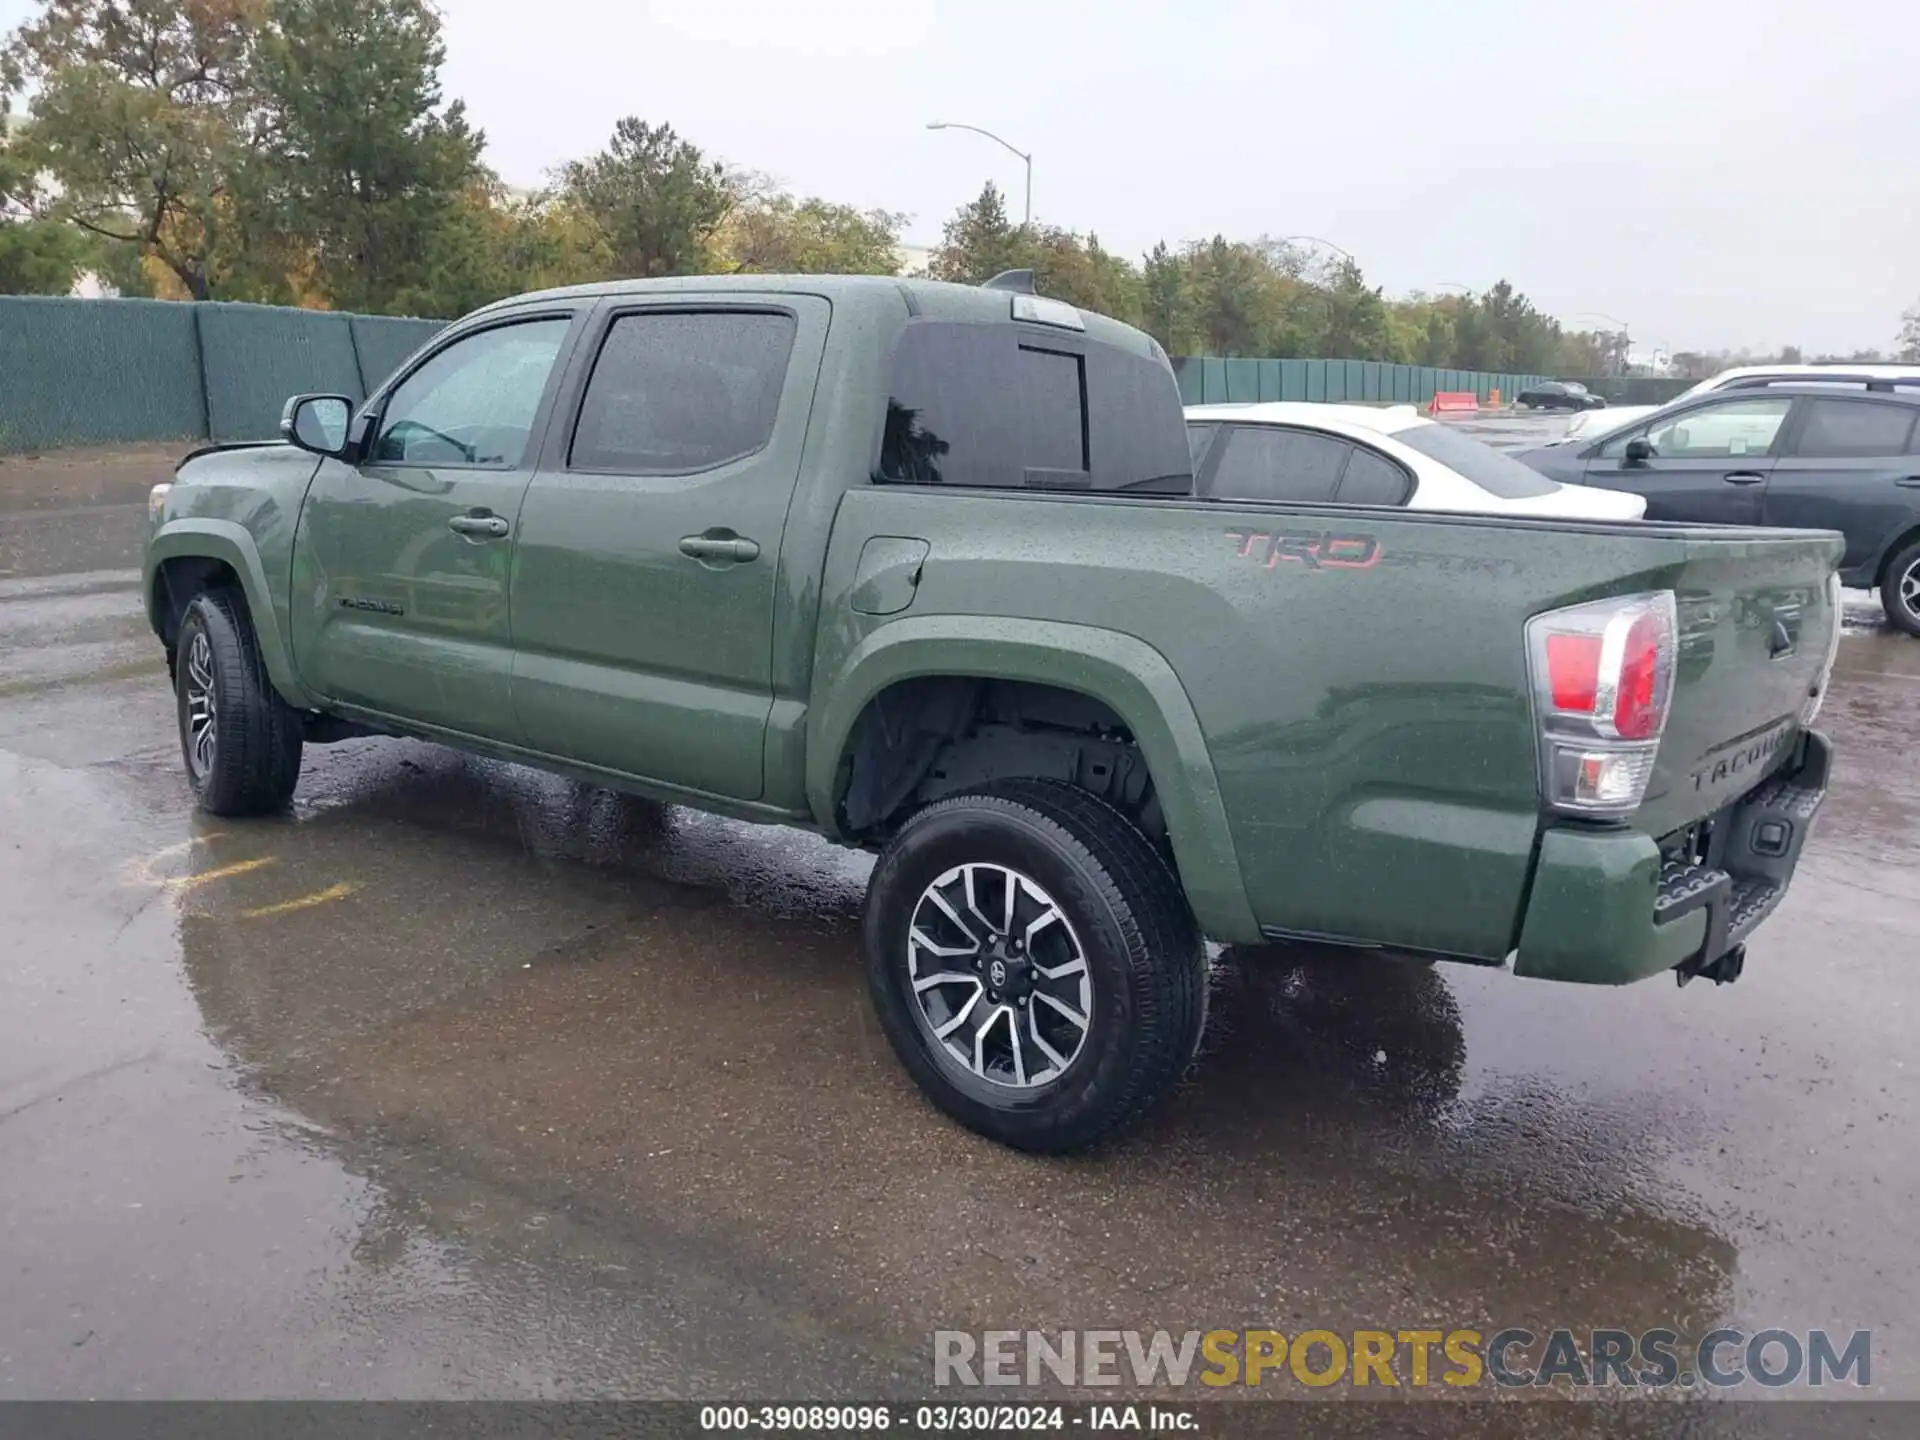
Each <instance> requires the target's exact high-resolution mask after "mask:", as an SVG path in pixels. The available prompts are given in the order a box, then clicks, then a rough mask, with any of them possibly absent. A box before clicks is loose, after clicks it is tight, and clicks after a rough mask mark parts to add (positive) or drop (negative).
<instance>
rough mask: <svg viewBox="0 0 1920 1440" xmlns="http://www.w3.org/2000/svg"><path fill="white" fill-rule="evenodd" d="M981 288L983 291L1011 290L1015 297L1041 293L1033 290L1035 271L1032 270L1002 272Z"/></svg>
mask: <svg viewBox="0 0 1920 1440" xmlns="http://www.w3.org/2000/svg"><path fill="white" fill-rule="evenodd" d="M980 288H981V289H982V290H1011V291H1012V292H1013V293H1014V294H1015V295H1036V294H1038V293H1039V292H1038V291H1037V290H1035V289H1034V288H1033V271H1031V270H1002V271H1001V272H1000V273H999V274H998V275H996V276H994V277H993V278H992V279H991V280H988V281H985V282H984V283H982V285H981V286H980Z"/></svg>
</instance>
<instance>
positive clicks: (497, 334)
mask: <svg viewBox="0 0 1920 1440" xmlns="http://www.w3.org/2000/svg"><path fill="white" fill-rule="evenodd" d="M572 323H573V322H572V321H571V320H567V319H552V320H526V321H522V322H521V323H519V324H516V325H499V326H496V327H494V328H493V329H491V330H482V331H480V332H478V333H477V334H473V335H468V336H465V337H463V338H461V339H459V340H456V341H454V342H453V343H452V344H451V345H449V346H447V348H446V349H444V350H441V351H439V352H438V353H436V354H435V355H433V356H432V357H431V358H430V359H428V360H427V362H426V363H425V364H423V365H422V366H421V367H420V368H419V369H418V370H415V371H414V372H413V373H412V374H411V375H409V376H407V378H406V379H404V380H402V381H401V382H400V384H399V385H398V386H397V387H395V389H394V392H393V394H392V395H390V396H389V397H388V398H387V404H386V409H385V411H384V412H383V413H382V415H381V417H380V433H379V436H378V437H377V438H376V439H375V441H374V444H373V455H372V459H373V460H374V462H375V463H382V462H384V463H389V464H411V465H455V466H458V465H518V464H519V463H520V461H521V458H522V456H524V455H525V453H526V449H527V441H528V440H529V439H530V438H531V437H532V434H533V417H534V415H535V414H536V413H537V412H538V411H539V409H540V397H541V395H542V394H544V393H545V391H546V388H547V377H548V376H549V375H551V374H552V373H553V362H554V357H555V356H557V355H558V354H559V353H560V343H561V341H563V340H565V339H566V336H567V327H568V326H569V325H571V324H572Z"/></svg>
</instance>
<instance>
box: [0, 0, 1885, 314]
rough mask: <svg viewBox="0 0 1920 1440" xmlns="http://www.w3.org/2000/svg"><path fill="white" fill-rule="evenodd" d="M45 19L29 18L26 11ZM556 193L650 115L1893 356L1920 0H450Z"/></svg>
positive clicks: (1449, 280)
mask: <svg viewBox="0 0 1920 1440" xmlns="http://www.w3.org/2000/svg"><path fill="white" fill-rule="evenodd" d="M30 8H31V7H30V5H29V3H28V0H0V21H4V22H12V21H15V20H17V19H18V18H19V17H20V16H21V15H23V14H25V13H26V12H27V11H28V10H29V9H30ZM441 10H442V14H443V15H444V17H445V21H446V34H447V44H448V51H449V64H448V70H447V76H446V79H447V88H448V92H449V94H453V95H459V96H463V97H464V98H465V99H466V101H467V104H468V108H469V110H470V111H471V112H472V115H473V117H474V119H475V120H476V122H477V123H478V124H479V125H481V126H482V127H483V128H484V129H485V130H486V132H487V136H488V140H489V155H490V159H491V162H492V164H493V165H494V167H495V168H496V169H497V170H499V171H500V172H501V174H502V175H503V177H504V178H505V179H506V180H507V181H508V182H509V183H511V184H516V185H533V184H538V183H539V182H540V181H541V180H542V178H543V175H544V172H546V171H547V170H548V169H550V168H551V167H553V166H555V165H557V164H559V163H560V162H562V161H564V160H566V159H567V158H569V157H571V156H575V155H579V154H582V153H585V152H588V151H591V150H593V149H595V148H597V147H598V146H599V145H601V144H602V143H604V141H605V139H606V137H607V135H608V133H609V132H610V131H611V129H612V126H613V122H614V121H615V120H616V119H617V118H618V117H619V116H621V115H625V114H635V115H639V116H641V117H643V118H645V119H648V120H653V121H660V120H667V121H671V122H672V123H673V125H674V126H675V128H676V129H678V130H679V131H680V132H681V133H682V134H683V135H685V136H686V137H688V138H689V139H692V140H693V141H695V142H696V143H697V144H699V145H701V146H703V147H705V148H707V149H708V150H710V151H711V152H713V153H714V154H717V155H719V156H722V157H724V158H726V159H727V160H730V161H732V162H734V163H736V164H739V165H743V166H747V167H750V168H753V169H757V170H764V171H768V172H771V173H772V174H774V175H775V176H776V177H778V178H779V179H780V180H782V181H783V182H785V183H786V184H787V185H788V186H789V187H791V188H793V189H795V190H799V191H802V192H806V193H817V194H820V195H823V196H826V197H829V198H831V199H835V200H843V201H848V202H852V203H854V204H858V205H861V206H881V207H884V208H887V209H890V210H902V211H906V212H908V213H909V214H910V215H911V217H912V218H911V219H910V220H909V222H908V226H907V231H906V235H907V238H908V239H910V240H914V241H918V242H920V243H931V242H934V241H936V240H937V239H938V238H939V234H940V226H941V222H942V221H943V220H944V219H945V218H946V216H948V215H949V214H950V213H951V212H952V211H953V209H954V207H955V206H957V205H959V204H960V203H962V202H963V201H965V200H967V199H968V198H970V197H971V196H972V195H974V194H975V193H977V192H978V190H979V188H980V185H981V183H982V182H983V181H984V180H987V179H989V178H991V179H993V180H995V181H997V182H999V183H1000V185H1001V186H1002V188H1003V189H1004V190H1005V191H1006V192H1007V193H1008V195H1009V198H1010V204H1011V206H1012V208H1013V210H1014V213H1015V215H1016V216H1017V215H1018V212H1019V205H1020V195H1021V186H1022V166H1021V164H1020V162H1019V161H1018V160H1017V159H1015V158H1014V157H1013V156H1011V155H1009V154H1007V153H1006V152H1005V151H1003V150H1001V149H999V148H998V147H997V146H995V145H994V144H992V142H990V141H988V140H985V139H981V138H980V137H978V136H974V135H969V134H966V133H964V132H958V131H946V132H942V133H931V132H929V131H927V130H926V128H925V126H926V123H927V122H928V121H930V120H955V121H965V122H967V123H970V124H974V125H980V126H985V127H986V128H988V129H991V130H994V131H996V132H998V133H999V134H1001V135H1004V136H1005V137H1006V138H1007V139H1008V140H1010V141H1012V142H1013V143H1014V144H1015V145H1017V146H1019V147H1020V148H1021V149H1023V150H1029V151H1031V152H1032V153H1033V156H1034V165H1033V205H1034V213H1035V215H1036V217H1037V218H1039V219H1042V220H1044V221H1046V222H1048V223H1050V224H1055V225H1061V226H1065V227H1068V228H1070V229H1074V230H1080V231H1086V230H1092V231H1095V232H1097V233H1098V235H1099V236H1100V239H1101V241H1102V242H1103V243H1104V244H1106V245H1107V246H1109V247H1110V248H1112V249H1116V250H1119V251H1121V252H1123V253H1126V254H1128V255H1134V256H1137V255H1138V254H1139V253H1140V252H1141V251H1143V250H1145V249H1146V248H1147V247H1149V246H1150V245H1152V244H1153V243H1154V241H1156V240H1159V239H1165V240H1167V241H1169V242H1172V243H1177V242H1180V241H1183V240H1188V239H1195V238H1200V237H1205V236H1210V235H1212V234H1214V233H1216V232H1219V233H1223V234H1225V235H1227V236H1229V237H1234V238H1241V237H1244V238H1252V237H1254V236H1257V235H1260V234H1262V233H1266V234H1271V235H1291V234H1301V233H1305V234H1310V235H1314V236H1320V237H1324V238H1325V239H1327V240H1330V241H1332V242H1334V243H1336V244H1338V245H1340V246H1343V247H1345V248H1346V249H1348V250H1350V251H1352V252H1353V253H1354V254H1355V255H1356V256H1357V257H1358V258H1359V259H1360V261H1361V263H1362V265H1363V266H1364V267H1365V269H1366V271H1367V273H1368V275H1369V276H1370V277H1371V278H1372V279H1373V281H1374V283H1376V284H1383V285H1385V286H1386V288H1387V291H1388V293H1389V294H1397V293H1401V292H1404V291H1406V290H1408V289H1412V288H1415V287H1429V288H1431V287H1438V286H1445V285H1453V284H1461V285H1467V286H1470V287H1472V288H1474V289H1479V288H1481V287H1483V286H1485V285H1488V284H1490V283H1492V282H1493V281H1495V280H1497V279H1499V278H1501V277H1502V276H1505V277H1507V278H1508V279H1510V280H1512V281H1513V283H1514V284H1515V285H1516V286H1518V287H1519V288H1520V289H1522V290H1524V291H1526V292H1527V293H1528V294H1529V295H1531V296H1532V297H1533V299H1534V300H1535V301H1536V302H1537V303H1538V304H1540V305H1541V306H1542V308H1544V309H1546V310H1548V311H1549V312H1551V313H1553V314H1556V315H1559V316H1560V317H1561V318H1562V319H1563V320H1566V321H1568V322H1570V323H1572V324H1574V325H1576V326H1580V327H1588V326H1598V325H1604V324H1606V321H1605V320H1604V319H1601V318H1600V317H1601V316H1611V317H1617V318H1618V319H1619V320H1621V321H1625V322H1626V323H1627V324H1628V325H1630V327H1631V329H1632V333H1633V337H1634V340H1635V343H1636V345H1637V346H1638V345H1647V346H1653V345H1661V346H1667V347H1671V348H1674V349H1683V348H1719V347H1723V346H1733V347H1739V346H1747V347H1753V348H1764V347H1772V346H1776V345H1780V344H1798V345H1801V346H1803V347H1805V348H1807V349H1808V350H1846V349H1852V348H1854V347H1856V346H1880V347H1886V346H1889V345H1890V344H1891V342H1892V340H1893V337H1894V334H1895V332H1896V331H1897V329H1898V326H1899V314H1900V311H1901V310H1902V309H1904V308H1906V307H1907V306H1909V305H1912V304H1913V303H1915V301H1916V300H1917V299H1920V165H1917V164H1916V163H1915V156H1916V150H1915V136H1916V133H1920V131H1917V130H1916V124H1917V122H1916V119H1915V111H1914V104H1915V99H1916V96H1917V95H1920V6H1917V5H1916V4H1915V3H1914V0H1844V3H1840V4H1831V5H1823V6H1815V5H1812V4H1809V3H1806V0H1740V3H1735V0H1591V3H1585V4H1565V3H1563V4H1540V3H1530V4H1517V3H1515V4H1508V3H1503V0H1412V3H1400V0H1373V3H1370V4H1354V5H1340V4H1338V3H1336V0H1318V3H1314V4H1287V3H1274V0H1268V3H1259V0H1248V3H1239V0H1102V3H1078V0H441Z"/></svg>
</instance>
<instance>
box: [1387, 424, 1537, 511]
mask: <svg viewBox="0 0 1920 1440" xmlns="http://www.w3.org/2000/svg"><path fill="white" fill-rule="evenodd" d="M1393 438H1394V439H1395V440H1398V441H1399V442H1400V443H1401V444H1402V445H1405V446H1406V447H1407V448H1408V449H1409V450H1418V451H1419V452H1420V453H1421V454H1422V455H1425V456H1426V457H1427V458H1428V459H1429V460H1438V461H1439V462H1440V463H1441V464H1442V465H1444V466H1446V467H1447V468H1448V469H1449V470H1452V471H1455V472H1457V473H1458V474H1461V475H1464V476H1466V478H1467V479H1469V480H1471V481H1472V482H1473V483H1474V484H1476V485H1478V486H1479V487H1480V488H1481V489H1482V490H1485V491H1486V492H1487V493H1488V494H1490V495H1498V496H1499V497H1500V498H1501V499H1502V500H1524V499H1526V498H1527V497H1528V496H1530V495H1551V494H1553V492H1554V491H1556V490H1558V489H1559V488H1560V486H1559V485H1558V484H1557V483H1556V482H1554V481H1552V480H1549V479H1547V477H1546V476H1544V475H1542V474H1541V473H1540V472H1539V471H1537V470H1532V469H1529V468H1528V467H1527V466H1525V465H1522V464H1521V463H1520V462H1519V461H1518V460H1515V459H1513V458H1512V457H1511V456H1509V455H1503V454H1501V453H1500V452H1499V451H1498V450H1496V449H1494V448H1493V447H1492V446H1491V445H1483V444H1481V443H1480V442H1479V441H1478V440H1475V439H1474V438H1473V437H1472V436H1470V435H1462V434H1461V433H1460V432H1459V431H1458V430H1455V429H1452V428H1451V427H1449V426H1446V425H1435V424H1431V423H1429V424H1425V425H1410V426H1408V427H1407V428H1406V429H1405V430H1396V431H1394V432H1393Z"/></svg>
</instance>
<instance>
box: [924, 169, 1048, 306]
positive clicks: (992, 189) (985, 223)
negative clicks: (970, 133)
mask: <svg viewBox="0 0 1920 1440" xmlns="http://www.w3.org/2000/svg"><path fill="white" fill-rule="evenodd" d="M1021 240H1022V237H1021V235H1020V233H1019V227H1017V226H1015V225H1014V224H1013V223H1012V222H1011V221H1010V220H1008V219H1007V202H1006V201H1005V200H1004V199H1002V198H1001V195H1000V187H999V186H997V185H995V184H994V183H993V182H992V181H991V180H989V181H988V182H987V184H986V186H985V187H984V188H983V189H982V190H981V191H980V194H979V196H978V198H976V199H974V200H971V201H969V202H968V203H967V204H965V205H962V206H961V207H960V208H959V209H958V210H956V211H955V212H954V213H953V218H952V219H950V220H948V221H947V223H946V224H945V225H944V226H943V227H941V231H940V244H939V246H938V247H937V248H936V249H935V250H934V252H933V256H932V259H931V260H929V262H928V264H927V273H928V274H930V275H932V276H933V278H934V279H936V280H952V281H954V282H956V283H957V284H961V285H978V284H979V283H980V282H981V281H983V280H991V279H992V278H993V277H994V276H995V275H998V274H999V273H1000V272H1001V271H1002V270H1018V269H1022V268H1024V266H1023V264H1022V257H1023V256H1024V255H1025V254H1026V247H1025V246H1023V245H1022V243H1021Z"/></svg>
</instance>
